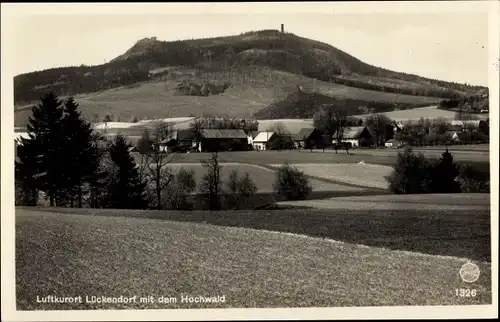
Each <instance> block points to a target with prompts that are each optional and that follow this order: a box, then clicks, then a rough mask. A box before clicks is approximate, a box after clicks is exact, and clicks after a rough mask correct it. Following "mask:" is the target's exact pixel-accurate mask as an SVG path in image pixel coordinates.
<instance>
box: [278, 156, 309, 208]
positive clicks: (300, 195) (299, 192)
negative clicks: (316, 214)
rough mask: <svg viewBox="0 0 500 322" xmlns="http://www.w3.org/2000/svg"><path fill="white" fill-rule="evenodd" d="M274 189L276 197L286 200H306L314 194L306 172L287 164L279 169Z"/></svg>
mask: <svg viewBox="0 0 500 322" xmlns="http://www.w3.org/2000/svg"><path fill="white" fill-rule="evenodd" d="M273 188H274V193H275V195H276V196H279V197H280V199H281V198H282V199H285V200H302V199H306V198H307V197H308V196H309V194H310V193H311V192H312V187H311V185H310V183H309V179H308V178H307V177H306V176H305V174H304V172H302V171H299V170H298V169H297V168H295V167H294V166H291V165H289V164H288V163H287V162H285V163H284V164H283V165H282V166H280V167H279V169H278V171H277V173H276V181H275V183H274V187H273Z"/></svg>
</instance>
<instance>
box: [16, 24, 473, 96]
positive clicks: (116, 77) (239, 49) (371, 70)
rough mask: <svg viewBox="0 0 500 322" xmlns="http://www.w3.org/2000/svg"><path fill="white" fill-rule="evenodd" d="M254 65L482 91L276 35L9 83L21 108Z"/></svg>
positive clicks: (405, 88)
mask: <svg viewBox="0 0 500 322" xmlns="http://www.w3.org/2000/svg"><path fill="white" fill-rule="evenodd" d="M255 65H257V66H265V67H268V68H271V69H275V70H280V71H284V72H289V73H292V74H296V75H303V76H308V77H311V78H316V79H319V80H324V81H328V82H344V83H346V82H347V81H350V83H349V84H347V85H349V86H351V87H367V88H368V89H375V90H377V91H392V92H396V93H399V94H412V95H413V94H414V95H420V96H425V95H428V96H434V97H455V96H456V95H464V94H466V93H475V92H477V91H479V90H480V89H482V88H480V87H473V86H467V85H462V84H455V83H449V82H442V81H438V80H432V79H428V78H422V77H419V76H416V75H409V74H404V73H397V72H393V71H389V70H386V69H383V68H379V67H375V66H372V65H368V64H365V63H363V62H361V61H360V60H359V59H357V58H355V57H353V56H351V55H349V54H347V53H345V52H343V51H341V50H339V49H337V48H335V47H333V46H331V45H328V44H324V43H321V42H318V41H314V40H310V39H306V38H302V37H298V36H296V35H294V34H290V33H281V32H279V31H277V30H263V31H256V32H248V33H244V34H241V35H238V36H229V37H219V38H208V39H197V40H185V41H170V42H165V41H158V40H157V39H156V38H146V39H142V40H140V41H139V42H137V44H135V45H134V46H133V47H132V48H130V49H129V50H128V51H127V52H126V53H124V54H123V55H121V56H119V57H117V58H116V59H114V60H112V61H110V62H109V63H106V64H102V65H96V66H84V65H82V66H79V67H76V66H75V67H64V68H53V69H48V70H44V71H36V72H32V73H27V74H22V75H18V76H16V77H15V78H14V92H15V93H14V96H15V103H16V105H25V104H27V103H29V102H31V101H33V100H37V99H38V98H39V96H40V94H42V93H44V92H46V91H49V90H51V91H55V92H56V93H57V94H58V95H76V94H81V93H92V92H96V91H101V90H105V89H110V88H116V87H120V86H127V85H131V84H135V83H138V82H141V81H146V80H149V79H150V78H151V77H152V76H153V77H155V75H151V73H150V71H152V70H158V69H160V68H164V67H168V66H184V67H190V68H194V69H197V70H198V71H200V72H209V71H221V70H226V69H227V68H240V67H245V66H255ZM346 77H351V78H353V79H350V80H346ZM367 77H370V78H369V79H368V78H367ZM387 80H390V82H388V81H387ZM379 83H380V84H379ZM382 84H383V85H382ZM374 85H375V87H374ZM379 85H380V86H379Z"/></svg>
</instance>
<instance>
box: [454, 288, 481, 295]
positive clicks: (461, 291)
mask: <svg viewBox="0 0 500 322" xmlns="http://www.w3.org/2000/svg"><path fill="white" fill-rule="evenodd" d="M455 295H456V296H460V297H476V295H477V291H476V290H475V289H472V290H471V289H468V288H457V289H455Z"/></svg>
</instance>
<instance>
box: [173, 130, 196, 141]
mask: <svg viewBox="0 0 500 322" xmlns="http://www.w3.org/2000/svg"><path fill="white" fill-rule="evenodd" d="M176 138H177V140H179V141H184V140H192V139H194V133H193V131H192V130H191V129H183V130H178V131H177V134H176Z"/></svg>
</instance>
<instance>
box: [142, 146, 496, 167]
mask: <svg viewBox="0 0 500 322" xmlns="http://www.w3.org/2000/svg"><path fill="white" fill-rule="evenodd" d="M414 150H415V151H419V152H422V153H423V154H424V155H425V156H426V157H428V158H438V157H440V156H441V154H442V153H443V152H444V150H435V149H429V150H426V149H414ZM450 150H451V151H452V153H453V157H454V160H455V161H456V162H466V163H481V164H483V163H484V164H488V163H489V153H486V152H484V151H483V152H474V153H471V152H469V151H461V150H453V149H452V148H450ZM398 152H403V150H397V149H379V150H376V149H366V150H365V149H356V150H350V151H349V154H346V153H345V151H340V150H339V152H338V154H336V153H335V152H334V151H332V150H325V152H324V153H323V152H322V151H320V150H318V151H313V152H310V151H309V150H301V151H298V150H291V151H289V150H286V151H244V152H240V151H235V152H220V153H219V158H220V162H228V163H249V164H258V165H271V164H283V162H285V161H288V163H291V164H299V163H300V164H304V163H329V164H336V163H358V162H361V161H363V162H365V163H371V164H380V165H388V166H393V165H394V164H395V162H396V157H397V153H398ZM135 157H136V158H137V159H139V156H138V155H137V154H136V155H135ZM210 157H211V154H210V153H184V154H177V155H176V157H175V160H176V162H177V163H199V162H201V161H202V160H207V159H209V158H210Z"/></svg>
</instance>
